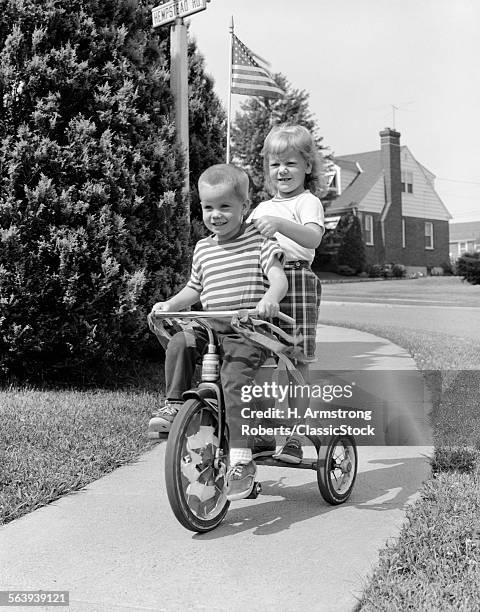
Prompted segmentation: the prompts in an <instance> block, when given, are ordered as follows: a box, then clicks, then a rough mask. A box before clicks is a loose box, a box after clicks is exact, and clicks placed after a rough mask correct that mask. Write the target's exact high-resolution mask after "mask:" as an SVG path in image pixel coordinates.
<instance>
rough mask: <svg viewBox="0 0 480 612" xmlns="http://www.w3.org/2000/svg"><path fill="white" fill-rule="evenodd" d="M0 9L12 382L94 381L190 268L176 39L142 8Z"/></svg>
mask: <svg viewBox="0 0 480 612" xmlns="http://www.w3.org/2000/svg"><path fill="white" fill-rule="evenodd" d="M0 10H1V14H2V20H1V24H0V131H1V134H2V142H1V148H0V371H3V372H4V373H9V374H17V375H22V374H23V373H25V372H27V373H28V374H30V375H33V374H35V373H38V372H40V373H42V374H43V375H47V373H48V375H52V374H53V375H55V374H56V375H61V374H62V375H66V373H69V374H70V375H71V374H72V373H75V372H77V373H78V371H79V370H80V369H81V370H82V371H83V372H84V373H85V375H87V374H88V373H90V374H91V373H92V372H93V371H96V372H98V371H100V370H101V366H103V367H107V366H111V365H112V364H117V365H118V364H119V363H122V362H127V361H128V360H129V359H130V358H132V356H135V355H137V354H138V352H139V346H141V345H142V342H143V340H145V338H146V337H147V334H148V332H147V329H146V325H145V316H146V312H147V310H148V309H149V307H150V306H151V304H152V303H153V302H154V301H157V300H160V299H165V298H166V297H168V296H169V295H170V294H171V293H172V292H173V291H174V290H175V289H176V288H177V287H178V285H179V284H180V283H181V282H183V280H184V276H185V272H186V264H187V261H188V257H187V253H188V235H187V231H186V226H187V224H186V219H185V205H184V204H185V203H184V200H183V196H182V190H181V186H182V182H183V170H182V168H183V161H182V155H181V153H180V151H179V150H178V147H177V145H176V142H175V126H174V122H173V110H172V109H173V106H172V99H171V94H170V90H169V59H168V55H169V45H168V29H161V30H159V31H157V32H154V31H153V30H152V28H151V4H150V3H147V2H146V1H145V0H102V1H101V2H100V1H99V0H45V1H44V2H42V3H39V2H36V1H35V0H22V2H18V1H17V0H0ZM191 53H192V54H193V55H192V58H193V59H192V62H191V66H192V68H191V69H192V71H193V72H194V74H195V77H196V79H197V82H200V81H202V79H203V74H202V73H203V64H202V61H201V60H200V59H198V58H197V57H196V56H195V49H194V48H192V49H191ZM202 83H203V87H204V90H205V91H206V92H207V93H208V96H209V98H208V99H209V101H210V102H209V103H211V100H212V97H213V93H212V92H211V90H209V87H210V85H209V81H208V79H203V81H202ZM192 98H193V100H196V104H195V105H194V106H195V109H194V113H193V119H192V120H193V121H194V122H196V121H197V120H198V121H199V123H200V124H201V125H200V127H199V128H198V130H199V131H200V133H202V132H204V126H203V124H202V120H201V119H199V117H202V116H203V117H204V116H205V114H206V113H205V109H202V107H201V106H202V99H201V94H197V93H195V94H192ZM219 121H220V122H221V118H220V120H219ZM212 122H213V120H212ZM194 132H195V130H194ZM216 138H217V136H216V135H213V136H212V139H213V140H215V139H216ZM195 156H196V151H195V146H194V147H193V158H194V162H193V164H192V172H193V173H196V172H197V173H198V172H199V171H200V170H201V163H199V162H197V161H196V160H195Z"/></svg>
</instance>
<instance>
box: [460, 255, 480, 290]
mask: <svg viewBox="0 0 480 612" xmlns="http://www.w3.org/2000/svg"><path fill="white" fill-rule="evenodd" d="M456 268H457V274H458V275H459V276H462V277H463V280H466V281H468V282H469V283H471V284H472V285H480V251H477V252H476V253H465V254H464V255H462V256H461V257H460V258H459V259H458V260H457V266H456Z"/></svg>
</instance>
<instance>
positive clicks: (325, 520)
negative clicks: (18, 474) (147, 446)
mask: <svg viewBox="0 0 480 612" xmlns="http://www.w3.org/2000/svg"><path fill="white" fill-rule="evenodd" d="M319 338H321V339H322V345H323V351H322V355H321V356H320V364H319V367H320V368H323V369H325V368H329V369H330V370H335V369H343V370H346V371H349V370H352V371H353V370H358V369H363V368H365V369H369V370H371V369H373V370H375V369H376V370H381V371H386V370H391V371H392V372H395V371H400V370H402V371H404V372H405V375H410V376H415V375H418V373H416V371H415V366H414V363H413V361H412V360H411V358H410V357H409V356H408V354H406V353H405V351H403V350H402V349H401V348H399V347H397V346H395V345H393V344H391V343H389V342H387V341H385V340H383V339H381V338H378V337H376V336H372V335H371V334H365V333H362V332H358V331H356V330H346V329H341V328H336V327H322V326H321V327H320V329H319ZM392 376H393V377H394V374H391V376H390V378H389V380H388V381H387V380H386V379H385V377H384V376H383V375H382V374H381V373H380V374H379V376H378V378H377V379H376V380H378V387H379V389H378V395H379V396H380V395H381V394H382V393H385V389H390V392H389V393H390V397H391V399H392V401H394V402H401V400H402V387H401V386H400V387H395V385H392V384H391V383H392V381H394V378H392ZM312 450H313V449H312V448H309V449H307V452H309V453H310V452H312ZM429 452H431V448H430V447H428V446H426V447H419V446H415V447H412V446H410V447H408V446H402V447H392V446H390V447H384V446H380V447H360V448H359V474H358V478H357V482H356V485H355V488H354V491H353V494H352V496H351V498H350V500H349V501H348V502H347V503H346V504H344V505H342V506H337V507H332V506H328V505H327V504H325V503H324V502H323V500H322V499H321V497H320V494H319V491H318V487H317V483H316V475H315V473H314V472H312V471H309V470H294V469H288V468H275V467H266V466H261V467H260V468H259V469H260V474H259V476H260V480H261V481H262V483H263V487H264V489H263V494H262V495H261V496H260V497H259V498H258V499H256V500H243V501H241V502H237V503H235V504H232V506H231V509H230V511H229V512H228V514H227V516H226V519H225V521H224V523H223V524H222V525H221V526H220V527H219V528H217V529H216V530H214V531H212V532H210V533H208V534H204V535H196V534H193V533H191V532H189V531H186V530H185V529H183V527H181V526H180V524H179V523H178V522H177V521H176V519H175V518H174V516H173V514H172V512H171V510H170V507H169V505H168V502H167V499H166V494H165V486H164V476H163V464H164V453H165V444H164V443H161V444H159V445H158V446H157V447H155V449H154V450H153V451H151V452H150V453H147V454H145V455H144V456H142V457H141V458H140V460H139V461H138V462H137V463H135V464H132V465H128V466H124V467H122V468H119V469H118V470H116V471H115V472H113V473H112V474H110V475H108V476H106V477H104V478H102V479H100V480H98V481H96V482H94V483H93V484H91V485H90V486H88V487H86V488H85V489H84V490H82V491H80V492H78V493H76V494H73V495H69V496H66V497H64V498H62V499H60V500H59V501H58V502H55V503H53V504H51V505H49V506H47V507H45V508H42V509H40V510H37V511H35V512H33V513H31V514H29V515H27V516H25V517H23V518H21V519H19V520H17V521H13V522H12V523H10V524H8V525H5V526H3V527H0V567H1V568H2V587H1V588H2V589H44V590H48V589H52V590H69V591H70V608H69V609H70V610H72V612H73V611H75V612H77V611H78V612H84V611H86V612H90V611H92V612H102V611H105V612H116V611H121V610H126V611H132V612H133V611H140V610H152V611H160V610H166V611H168V612H170V611H177V610H178V611H180V610H181V611H184V610H225V611H228V612H230V611H234V612H235V611H237V610H238V611H244V610H246V609H247V610H248V609H253V610H255V609H261V610H265V611H267V612H268V611H272V612H273V611H275V612H278V611H280V612H282V611H285V612H290V611H292V610H312V611H318V612H336V611H338V612H348V611H350V610H352V609H353V607H354V605H355V602H356V597H357V596H359V595H360V593H361V591H362V588H363V586H364V585H365V583H366V580H367V576H368V573H369V572H370V571H371V570H372V569H373V568H374V567H375V565H376V563H377V561H378V551H379V549H381V548H382V547H383V546H384V544H385V542H386V540H387V539H389V538H392V537H395V536H396V535H397V534H398V532H399V529H400V527H401V525H402V522H403V520H404V516H405V505H406V504H407V503H409V502H411V501H412V500H414V499H415V497H416V495H417V491H418V489H419V487H420V486H421V483H422V481H423V480H424V479H425V478H426V477H427V475H428V474H429V466H428V462H427V459H426V457H425V455H428V453H429ZM16 610H21V608H18V607H17V608H16Z"/></svg>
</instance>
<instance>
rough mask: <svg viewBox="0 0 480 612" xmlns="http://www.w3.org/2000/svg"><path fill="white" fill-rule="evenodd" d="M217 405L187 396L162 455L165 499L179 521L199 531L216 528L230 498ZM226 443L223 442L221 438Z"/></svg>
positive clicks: (225, 449)
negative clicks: (220, 445)
mask: <svg viewBox="0 0 480 612" xmlns="http://www.w3.org/2000/svg"><path fill="white" fill-rule="evenodd" d="M222 437H223V436H222V435H221V432H219V431H218V415H217V410H216V407H213V406H212V405H209V404H207V403H204V402H202V401H200V400H197V399H190V400H187V401H186V402H185V403H184V405H183V406H182V408H181V409H180V411H179V412H178V414H177V416H176V417H175V420H174V422H173V425H172V428H171V430H170V433H169V436H168V442H167V450H166V455H165V484H166V488H167V495H168V500H169V502H170V506H171V508H172V510H173V513H174V514H175V516H176V518H177V519H178V521H179V522H180V523H181V524H182V525H183V526H184V527H186V528H187V529H190V531H196V532H199V533H202V532H206V531H210V530H212V529H215V527H217V526H218V525H219V524H220V523H221V522H222V521H223V518H224V517H225V514H226V513H227V510H228V507H229V505H230V502H229V501H228V500H227V497H226V495H225V490H224V489H225V476H226V462H225V460H224V459H223V457H224V456H225V455H227V454H228V449H227V448H223V449H221V456H220V457H219V454H220V453H219V444H220V440H221V439H222ZM224 443H226V442H224Z"/></svg>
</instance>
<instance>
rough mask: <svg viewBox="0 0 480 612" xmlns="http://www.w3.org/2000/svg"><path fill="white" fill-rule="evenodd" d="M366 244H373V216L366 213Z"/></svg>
mask: <svg viewBox="0 0 480 612" xmlns="http://www.w3.org/2000/svg"><path fill="white" fill-rule="evenodd" d="M364 237H365V244H367V245H373V216H372V215H365V231H364Z"/></svg>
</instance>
